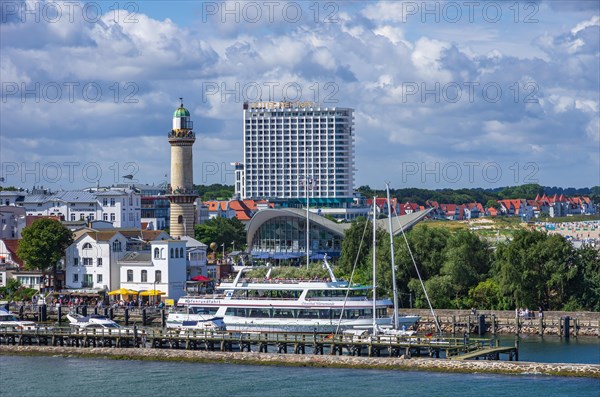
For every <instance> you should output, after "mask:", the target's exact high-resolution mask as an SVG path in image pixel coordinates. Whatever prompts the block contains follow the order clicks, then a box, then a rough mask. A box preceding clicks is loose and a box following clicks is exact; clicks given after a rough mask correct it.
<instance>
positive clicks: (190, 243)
mask: <svg viewBox="0 0 600 397" xmlns="http://www.w3.org/2000/svg"><path fill="white" fill-rule="evenodd" d="M181 239H182V240H185V242H186V250H187V253H186V255H187V279H188V280H189V279H191V278H192V277H195V276H200V275H202V276H205V277H211V278H214V274H215V273H216V266H215V265H212V266H211V267H210V268H209V266H208V258H207V256H206V252H207V250H208V245H206V244H204V243H203V242H201V241H198V240H196V239H194V238H192V237H188V236H182V237H181ZM209 274H212V276H209Z"/></svg>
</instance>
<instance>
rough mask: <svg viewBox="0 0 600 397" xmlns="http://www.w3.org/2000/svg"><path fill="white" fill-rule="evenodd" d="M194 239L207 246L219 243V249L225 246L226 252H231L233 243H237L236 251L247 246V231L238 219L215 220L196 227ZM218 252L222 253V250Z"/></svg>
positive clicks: (219, 218)
mask: <svg viewBox="0 0 600 397" xmlns="http://www.w3.org/2000/svg"><path fill="white" fill-rule="evenodd" d="M194 237H195V238H196V240H198V241H202V242H203V243H204V244H206V245H210V243H213V242H214V243H217V246H218V247H221V246H222V245H223V244H225V250H226V251H231V248H232V247H231V245H232V244H231V243H232V242H234V243H235V248H236V250H238V249H239V250H241V249H243V248H245V246H246V230H245V228H244V224H243V223H242V222H240V220H239V219H237V218H232V219H227V218H221V217H217V218H213V219H210V220H208V221H206V222H204V223H202V224H200V225H196V226H195V227H194ZM217 251H219V252H222V248H218V249H217Z"/></svg>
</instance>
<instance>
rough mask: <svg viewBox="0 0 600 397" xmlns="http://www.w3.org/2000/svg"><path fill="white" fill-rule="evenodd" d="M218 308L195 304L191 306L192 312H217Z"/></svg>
mask: <svg viewBox="0 0 600 397" xmlns="http://www.w3.org/2000/svg"><path fill="white" fill-rule="evenodd" d="M217 310H218V308H216V307H197V306H193V307H191V308H190V313H192V314H210V315H212V314H216V313H217Z"/></svg>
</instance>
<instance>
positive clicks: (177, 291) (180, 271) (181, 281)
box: [119, 240, 187, 300]
mask: <svg viewBox="0 0 600 397" xmlns="http://www.w3.org/2000/svg"><path fill="white" fill-rule="evenodd" d="M185 246H186V241H185V240H155V241H152V242H151V247H150V251H145V252H137V251H134V252H129V253H127V254H126V255H125V256H123V258H122V259H120V260H119V266H120V278H121V285H120V286H121V287H122V288H127V289H132V290H135V291H148V290H158V291H162V292H165V293H166V294H165V295H163V296H162V298H169V299H174V300H177V299H179V298H180V297H182V296H183V295H185V282H186V262H187V257H186V248H185Z"/></svg>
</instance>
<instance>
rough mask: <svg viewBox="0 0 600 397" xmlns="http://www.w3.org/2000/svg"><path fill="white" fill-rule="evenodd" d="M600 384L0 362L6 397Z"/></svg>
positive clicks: (460, 392) (472, 391)
mask: <svg viewBox="0 0 600 397" xmlns="http://www.w3.org/2000/svg"><path fill="white" fill-rule="evenodd" d="M599 390H600V380H598V379H574V378H558V377H548V376H503V375H478V374H473V375H464V374H439V373H430V372H401V371H376V370H351V369H326V368H288V367H266V366H265V367H263V366H245V365H226V364H188V363H170V362H169V363H165V362H144V361H112V360H96V359H80V358H60V357H18V356H0V395H2V396H7V397H8V396H11V397H13V396H14V397H21V396H23V397H36V396H40V397H51V396H60V397H82V396H84V397H95V396H102V397H106V396H153V397H154V396H168V397H177V396H227V397H238V396H249V397H252V396H257V397H266V396H286V397H287V396H290V397H294V396H298V397H308V396H332V397H334V396H344V397H347V396H394V397H400V396H411V397H412V396H461V397H469V396H477V397H481V396H485V397H492V396H511V397H520V396H524V397H525V396H526V397H532V396H542V395H546V396H574V397H588V396H590V397H598V393H599Z"/></svg>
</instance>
